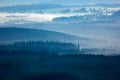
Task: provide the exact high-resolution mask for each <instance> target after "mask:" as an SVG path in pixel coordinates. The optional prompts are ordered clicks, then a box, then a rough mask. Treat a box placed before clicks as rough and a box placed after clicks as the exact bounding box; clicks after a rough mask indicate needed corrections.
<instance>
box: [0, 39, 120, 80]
mask: <svg viewBox="0 0 120 80" xmlns="http://www.w3.org/2000/svg"><path fill="white" fill-rule="evenodd" d="M92 50H95V49H91V50H90V49H80V45H75V44H72V43H65V42H54V41H27V42H15V43H12V44H2V43H1V45H0V80H120V76H119V75H120V64H119V63H120V56H104V55H92V54H89V55H88V54H84V53H87V52H89V51H92ZM95 51H96V50H95Z"/></svg>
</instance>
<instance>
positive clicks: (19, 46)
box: [0, 41, 79, 56]
mask: <svg viewBox="0 0 120 80" xmlns="http://www.w3.org/2000/svg"><path fill="white" fill-rule="evenodd" d="M78 52H79V46H77V45H75V44H72V43H65V42H54V41H28V42H15V43H14V44H8V45H5V44H1V45H0V55H6V56H8V55H46V54H47V55H48V54H60V55H61V54H75V53H78Z"/></svg>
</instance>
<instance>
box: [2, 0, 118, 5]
mask: <svg viewBox="0 0 120 80" xmlns="http://www.w3.org/2000/svg"><path fill="white" fill-rule="evenodd" d="M36 3H37V4H39V3H40V4H42V3H44V4H45V3H46V4H51V3H52V4H64V5H65V4H66V5H79V4H89V3H93V4H95V3H120V0H0V6H4V5H17V4H36Z"/></svg>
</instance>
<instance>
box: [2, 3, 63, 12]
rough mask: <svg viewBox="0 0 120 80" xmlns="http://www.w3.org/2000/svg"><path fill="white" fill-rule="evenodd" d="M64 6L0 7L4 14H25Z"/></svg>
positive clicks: (30, 5)
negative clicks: (25, 12)
mask: <svg viewBox="0 0 120 80" xmlns="http://www.w3.org/2000/svg"><path fill="white" fill-rule="evenodd" d="M61 7H63V6H62V5H59V4H29V5H13V6H4V7H0V11H2V12H4V11H5V12H24V11H30V10H41V9H51V8H61Z"/></svg>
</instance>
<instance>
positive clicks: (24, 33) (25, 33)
mask: <svg viewBox="0 0 120 80" xmlns="http://www.w3.org/2000/svg"><path fill="white" fill-rule="evenodd" d="M32 40H33V41H39V40H42V41H45V40H48V41H63V42H77V41H82V40H83V41H87V40H89V39H87V38H84V37H79V36H74V35H69V34H65V33H60V32H55V31H47V30H37V29H27V28H0V42H4V41H7V42H10V41H32Z"/></svg>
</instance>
